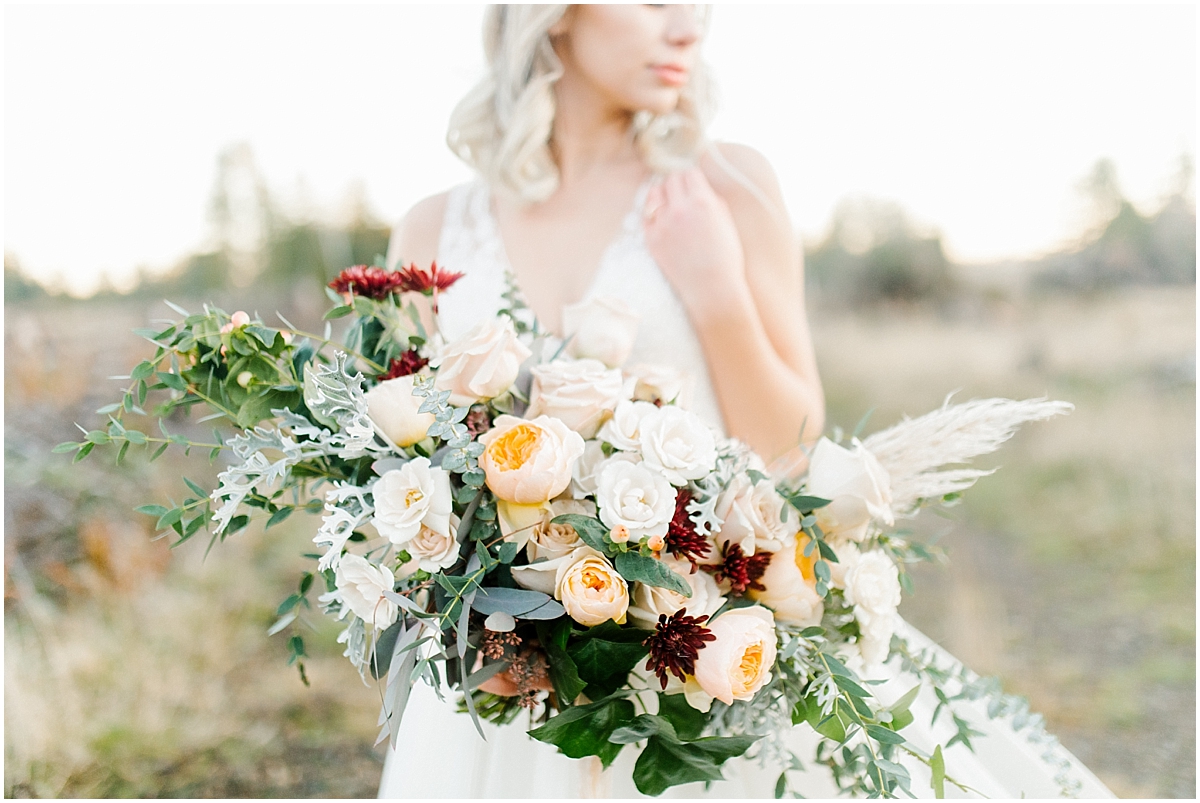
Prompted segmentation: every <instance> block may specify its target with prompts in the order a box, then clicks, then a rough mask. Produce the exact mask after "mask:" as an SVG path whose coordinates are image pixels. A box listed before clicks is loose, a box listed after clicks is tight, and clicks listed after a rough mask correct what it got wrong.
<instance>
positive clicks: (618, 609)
mask: <svg viewBox="0 0 1200 803" xmlns="http://www.w3.org/2000/svg"><path fill="white" fill-rule="evenodd" d="M561 560H562V561H563V562H562V563H561V564H560V565H559V567H558V572H557V575H556V577H555V582H554V596H555V598H556V599H558V600H561V601H562V604H563V608H565V609H566V611H567V615H568V616H570V617H571V618H572V619H574V620H575V621H576V622H579V624H581V625H585V626H587V627H595V626H596V625H599V624H603V623H604V622H607V621H609V620H610V619H611V620H612V621H614V622H616V623H617V624H619V625H620V624H624V623H625V613H626V611H627V610H628V609H629V587H628V585H627V584H626V583H625V578H624V577H622V576H621V575H620V574H619V573H618V572H617V570H616V569H614V568H613V565H612V564H611V563H609V562H608V559H607V558H605V557H604V556H603V555H602V554H600V553H599V552H597V551H596V550H594V549H592V548H591V547H587V546H583V547H579V548H578V549H576V550H575V551H574V552H572V553H571V554H570V555H567V556H566V557H564V558H562V559H561Z"/></svg>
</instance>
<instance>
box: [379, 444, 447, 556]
mask: <svg viewBox="0 0 1200 803" xmlns="http://www.w3.org/2000/svg"><path fill="white" fill-rule="evenodd" d="M373 496H374V497H375V515H374V517H373V518H372V519H371V523H372V524H374V525H375V529H376V530H378V531H379V534H380V535H382V536H383V537H384V538H386V539H388V540H389V541H391V542H392V543H393V544H397V545H400V546H403V545H404V544H406V543H408V542H409V541H410V540H412V539H413V538H415V537H416V535H417V533H418V532H420V530H421V528H422V527H428V528H429V529H431V530H433V531H434V532H438V533H447V532H449V530H450V515H451V513H452V512H453V505H454V500H453V498H452V496H451V492H450V474H449V472H447V471H446V470H445V469H443V468H440V467H434V466H431V465H430V463H429V458H427V457H418V458H416V459H415V460H410V461H409V462H407V463H405V464H404V465H403V466H401V467H400V468H398V469H395V470H394V471H388V472H386V473H385V474H384V475H383V476H382V477H380V478H379V479H378V480H376V482H375V488H374V491H373Z"/></svg>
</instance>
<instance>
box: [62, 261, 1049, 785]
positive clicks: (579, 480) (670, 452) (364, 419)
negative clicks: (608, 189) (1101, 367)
mask: <svg viewBox="0 0 1200 803" xmlns="http://www.w3.org/2000/svg"><path fill="white" fill-rule="evenodd" d="M459 278H460V276H459V274H455V273H450V272H447V271H445V270H443V269H441V268H439V267H438V266H437V265H436V264H435V265H433V266H432V267H431V268H430V269H429V270H420V269H417V268H415V267H410V268H407V269H403V270H399V271H388V270H385V269H384V268H382V267H381V266H378V265H377V266H374V267H366V266H357V267H353V268H350V269H347V270H346V271H344V272H343V273H342V274H341V275H340V276H338V278H337V279H336V280H335V281H333V282H332V283H331V285H330V291H329V293H330V296H331V298H332V300H333V301H334V302H335V304H336V306H334V307H333V308H332V309H331V310H330V311H329V313H328V314H327V316H326V318H327V319H331V320H332V319H337V318H347V319H349V326H348V328H347V330H346V333H345V335H344V337H343V339H342V341H341V342H340V343H335V342H334V341H333V340H331V333H330V329H331V326H330V325H329V324H327V325H326V331H325V333H324V334H323V335H317V334H312V333H305V332H301V331H299V330H298V329H296V327H294V326H292V325H291V324H289V323H288V322H287V321H286V320H284V321H283V328H273V327H270V326H267V325H265V324H263V323H262V322H261V321H258V320H255V319H252V318H250V317H249V316H248V315H247V314H246V313H244V312H235V313H233V314H232V315H229V314H226V313H225V312H223V311H221V310H218V309H213V308H210V307H205V309H204V311H203V312H200V313H195V314H188V313H186V312H185V311H184V310H182V309H179V308H177V307H176V308H175V309H176V310H177V311H178V312H179V313H180V314H181V315H183V316H184V317H183V318H182V319H181V320H178V321H174V322H171V323H170V324H169V325H168V326H166V327H165V328H162V329H154V330H146V331H142V332H141V334H143V336H145V337H146V338H147V339H149V340H150V341H152V342H153V343H154V344H155V346H156V351H155V353H154V356H153V357H152V358H151V359H149V360H146V361H144V362H142V363H140V364H139V365H137V366H136V367H135V368H134V369H133V371H132V373H131V375H130V377H129V381H130V384H129V386H128V388H127V390H126V391H125V393H124V394H123V396H122V398H121V399H120V400H119V401H118V402H116V403H114V404H112V405H109V406H108V407H105V408H102V409H101V410H100V412H101V413H103V414H107V415H108V423H107V426H106V427H105V428H104V429H98V430H94V431H91V432H88V433H87V434H86V436H85V438H84V439H83V440H82V441H81V442H78V443H67V444H62V445H61V446H60V447H58V448H59V450H61V451H73V452H75V454H76V459H81V458H83V457H85V456H87V455H88V453H90V452H91V451H92V450H93V449H94V448H95V447H96V446H98V445H106V444H111V445H116V446H118V447H119V452H118V459H119V458H120V457H123V456H124V455H125V453H126V451H127V449H128V448H129V447H130V445H131V444H132V445H135V446H149V447H157V451H156V452H155V453H154V456H155V457H157V456H158V455H159V454H161V453H162V451H163V450H164V449H166V448H167V447H168V446H169V445H170V444H178V445H180V446H182V447H184V448H196V447H202V448H205V449H209V450H211V453H212V455H213V457H214V458H216V457H218V456H219V455H221V454H223V453H225V452H229V453H231V457H230V458H229V460H228V463H227V467H226V468H225V469H224V470H223V471H222V472H221V473H220V476H219V485H218V487H217V488H216V489H214V490H211V491H210V490H209V489H206V488H202V487H200V486H199V485H198V484H196V483H193V482H191V481H187V483H188V486H189V488H190V490H191V492H192V495H189V496H188V497H186V498H185V499H184V500H183V501H182V502H181V503H179V504H175V505H172V506H170V507H165V506H160V505H147V506H145V507H143V508H139V510H141V511H142V512H144V513H148V514H151V515H154V516H157V517H158V528H159V529H160V530H166V531H173V532H174V533H175V535H176V536H177V538H178V540H180V541H183V540H187V539H190V538H192V537H193V536H194V535H195V534H196V533H198V532H200V531H201V530H207V531H209V532H211V537H212V539H213V541H214V542H216V541H219V540H223V539H225V538H227V537H229V536H230V535H232V534H234V533H237V532H239V531H242V530H244V529H246V528H247V526H248V525H249V524H250V522H251V521H252V520H261V521H263V523H264V524H265V527H266V528H270V527H272V526H274V525H276V524H278V523H280V522H282V521H283V520H284V519H286V518H287V517H288V516H290V515H291V514H292V513H294V512H295V511H297V510H305V511H309V512H313V513H321V514H322V519H321V522H320V525H319V527H317V528H316V532H315V536H314V538H313V541H314V542H315V544H316V545H317V547H318V548H319V552H315V553H314V554H312V555H311V556H310V557H311V558H312V559H313V561H314V563H315V565H314V566H313V568H312V570H311V571H308V572H305V573H304V574H303V576H302V577H301V579H300V582H299V585H298V588H297V591H296V592H295V593H294V594H292V595H291V596H289V597H288V598H287V599H286V600H284V601H283V603H282V604H281V605H280V606H279V609H278V616H279V619H278V621H277V623H276V624H275V625H274V626H273V627H272V628H271V631H270V632H271V633H272V634H274V633H278V632H282V631H285V630H287V629H289V628H291V627H293V626H294V625H295V624H296V623H297V620H298V618H299V617H300V616H302V615H303V613H304V612H305V611H306V610H308V609H311V607H312V605H313V602H312V599H311V597H312V596H313V595H314V594H315V593H316V592H315V591H314V586H315V587H316V589H317V590H318V591H319V592H320V593H319V596H318V599H317V604H318V605H319V606H320V608H321V610H323V611H324V612H325V613H326V614H328V615H330V616H332V617H334V618H336V619H337V620H340V621H341V622H343V623H344V626H345V627H344V630H343V631H342V633H341V636H340V638H339V641H340V642H341V643H344V644H345V655H346V657H347V658H349V660H350V662H351V663H352V664H353V665H354V666H355V667H356V668H357V670H358V671H359V672H360V673H361V674H362V676H363V677H364V679H365V678H367V677H368V676H370V677H372V678H374V679H376V680H377V681H378V682H379V683H380V684H381V685H382V687H383V690H384V694H383V710H382V712H381V714H380V723H379V724H380V725H381V726H382V731H381V734H380V740H383V739H385V738H388V737H390V738H391V739H392V740H393V741H395V739H396V737H397V734H398V724H399V721H400V718H401V716H402V715H403V712H404V708H405V703H406V701H407V699H408V696H409V692H410V689H411V688H412V686H413V684H414V683H417V682H425V683H428V684H430V685H431V686H433V688H434V689H436V690H438V693H439V695H441V694H443V693H452V694H453V695H454V696H455V698H456V699H457V704H458V706H459V707H460V708H461V709H462V710H463V711H464V712H465V714H466V715H468V716H470V717H472V718H474V720H475V721H476V724H477V727H478V723H479V720H481V719H487V720H491V721H493V722H496V723H509V722H511V721H512V720H514V719H516V718H517V717H518V716H520V715H522V714H524V716H525V718H526V721H529V722H530V723H531V724H532V726H533V727H532V728H531V729H530V731H529V734H530V736H531V737H533V738H534V739H538V740H541V741H543V742H547V743H550V744H553V745H556V746H557V747H558V749H559V750H560V751H561V752H562V753H564V754H566V755H567V756H570V757H572V758H583V757H586V756H596V757H598V758H599V760H600V761H601V762H602V763H603V765H604V766H609V765H610V764H611V763H612V762H613V760H614V759H615V758H616V757H617V755H618V754H619V753H620V752H621V751H622V750H623V749H624V748H625V746H626V745H635V744H637V745H641V752H640V755H639V757H638V758H637V762H636V765H635V767H634V770H633V780H634V781H635V783H636V785H637V787H638V789H640V790H641V791H642V792H644V793H646V794H651V795H656V794H659V793H661V792H663V791H664V790H666V789H667V788H669V787H671V786H674V785H677V784H682V783H688V782H692V781H709V780H714V779H719V778H721V777H722V771H721V767H722V764H723V763H724V762H725V761H726V760H728V759H729V758H731V757H733V756H739V755H744V754H749V755H752V756H753V755H758V756H761V757H763V758H764V759H767V758H769V759H773V760H776V761H782V762H783V766H784V767H788V766H793V767H794V766H797V765H796V764H794V763H793V762H794V761H795V758H794V757H792V756H789V755H788V754H787V746H786V744H785V743H784V740H783V735H784V734H785V733H786V732H787V731H788V730H790V729H791V728H793V727H803V728H812V729H815V731H816V732H817V733H818V734H820V737H821V739H820V743H819V746H818V748H817V752H816V755H815V760H817V761H819V762H823V763H826V764H828V765H829V766H830V767H831V768H832V769H833V772H834V776H835V778H837V780H838V783H839V784H840V785H842V786H843V787H844V788H846V789H852V790H857V791H862V792H866V793H869V794H874V795H884V796H892V795H896V794H899V793H906V792H909V791H910V784H911V782H912V779H911V777H910V774H909V772H908V770H907V769H906V768H905V766H904V765H902V764H901V763H899V761H898V759H899V757H900V755H901V754H903V755H905V756H907V757H909V758H908V759H906V760H909V761H910V762H911V760H917V761H920V762H922V763H924V764H926V765H927V766H928V767H929V768H930V773H931V778H932V781H933V786H934V789H935V790H936V791H937V792H939V793H940V792H941V790H942V788H943V785H944V784H945V783H946V782H947V780H949V782H952V783H953V778H952V777H950V778H948V776H947V773H946V768H945V761H944V759H943V757H942V752H941V747H938V748H937V749H935V750H934V751H933V752H932V753H927V752H924V751H922V750H921V749H919V748H917V747H916V746H915V745H913V744H911V743H910V742H909V741H908V740H907V739H906V737H905V735H904V728H905V726H906V725H907V724H908V723H909V722H910V721H912V719H913V715H912V713H910V711H909V707H910V706H911V705H912V703H913V700H914V699H915V698H916V695H917V692H918V689H917V688H913V690H912V691H911V692H910V693H908V694H906V695H903V696H902V697H901V698H900V699H898V700H896V701H894V702H892V703H891V704H889V705H884V704H883V703H882V702H880V701H879V700H877V699H876V698H875V696H874V695H873V694H872V692H871V691H870V689H869V688H868V687H869V686H870V682H869V681H867V680H864V678H863V675H862V673H863V672H864V671H866V670H868V669H870V668H871V667H874V666H878V665H879V664H880V663H882V662H884V661H887V660H889V658H890V657H891V656H893V655H895V654H897V653H901V654H902V657H904V659H905V660H906V661H911V660H915V659H914V657H913V656H912V655H911V654H909V652H908V651H907V650H906V647H905V644H904V642H903V640H902V639H899V638H894V636H895V634H896V629H897V625H898V621H899V619H898V616H897V613H896V609H897V606H898V605H899V602H900V598H901V591H902V589H904V588H905V586H906V583H907V576H906V574H905V571H904V570H905V566H906V564H909V563H911V562H913V561H916V560H922V559H929V558H930V557H931V555H930V552H929V551H928V550H926V549H925V548H924V547H923V546H922V545H921V544H919V543H917V542H914V541H911V540H908V539H906V538H905V537H903V536H902V535H901V534H899V533H897V532H895V531H894V525H895V524H896V521H897V519H898V518H899V517H903V516H907V515H909V514H911V513H913V512H914V511H915V510H916V509H917V508H919V507H920V506H922V505H925V504H928V503H935V502H943V501H950V500H952V499H953V498H954V496H955V495H957V494H958V493H959V492H960V491H962V490H963V489H965V488H966V487H968V486H970V485H971V484H972V483H973V482H974V481H975V480H976V479H977V478H978V477H979V476H981V475H982V474H984V473H986V472H983V471H978V470H974V469H970V468H962V467H959V468H951V469H943V466H945V465H949V464H958V465H961V464H963V463H965V462H966V461H968V460H969V459H971V458H972V457H975V456H977V455H980V454H983V453H985V452H989V451H991V450H993V449H995V448H996V447H997V446H998V445H999V444H1000V443H1001V442H1002V441H1004V440H1005V439H1007V438H1008V437H1009V436H1010V435H1011V434H1012V432H1013V431H1014V429H1015V427H1016V426H1017V425H1018V424H1020V423H1021V422H1024V421H1029V420H1035V419H1040V418H1046V417H1049V416H1051V415H1054V414H1057V413H1059V412H1063V411H1064V410H1066V409H1068V408H1069V405H1064V404H1062V403H1056V402H1045V401H1038V400H1034V401H1028V402H1011V401H1006V400H997V399H994V400H987V401H976V402H971V403H968V404H963V405H957V406H949V405H948V406H946V407H944V408H942V409H941V410H938V411H935V412H934V413H931V414H930V415H927V416H925V417H923V418H918V419H916V420H912V421H906V422H903V423H901V424H900V425H898V426H896V427H894V428H892V429H890V430H886V431H884V432H881V433H877V434H875V435H873V436H871V437H869V438H867V439H865V440H863V441H860V440H858V439H857V438H851V439H849V440H848V441H847V442H845V443H841V444H839V443H837V442H835V441H834V440H829V439H821V440H820V441H819V442H818V443H817V444H816V445H815V447H814V448H812V449H811V450H810V451H809V453H808V470H807V473H806V474H805V475H804V477H803V478H802V479H799V480H795V479H793V478H786V477H774V476H772V475H771V474H770V473H769V472H768V470H767V467H766V466H765V465H764V463H763V461H762V460H761V459H759V458H758V457H757V456H756V455H755V454H754V453H753V452H751V451H750V450H749V449H748V448H747V447H746V446H744V445H743V444H741V443H739V442H737V441H735V440H732V439H729V438H725V437H722V436H721V435H719V434H717V433H716V432H714V431H713V430H712V429H710V428H709V427H708V426H706V425H705V423H704V422H702V421H701V420H700V419H699V418H698V417H697V416H696V415H695V414H693V413H691V412H689V411H688V409H687V407H686V403H685V402H686V398H685V397H686V383H685V382H684V381H683V378H682V377H680V376H678V375H677V374H674V373H673V372H672V371H671V370H669V369H667V368H664V367H662V366H646V365H633V366H626V365H625V363H626V361H627V359H628V356H629V354H630V351H631V349H632V346H633V342H634V335H635V332H636V325H637V320H636V316H634V315H632V314H631V313H630V312H629V310H628V309H627V308H625V307H624V306H623V305H622V304H621V303H620V302H619V301H616V300H613V299H599V300H596V301H594V302H591V303H588V304H585V305H577V306H575V307H572V308H569V309H568V311H567V314H565V315H564V327H565V329H566V332H565V335H566V340H565V341H564V342H558V341H555V340H554V339H553V338H551V337H547V336H544V335H543V334H542V333H540V332H538V330H537V326H536V322H531V320H530V316H529V314H528V310H525V309H523V307H522V305H521V304H520V302H519V299H518V297H517V295H516V294H515V293H511V294H510V295H509V296H508V299H509V301H510V304H509V308H508V309H505V310H502V311H501V313H500V315H499V316H498V317H496V318H494V319H491V320H485V321H481V322H480V323H479V325H478V326H476V327H475V328H474V329H473V330H471V331H470V332H468V333H467V334H465V335H464V336H463V337H461V338H458V339H455V340H452V341H450V342H445V341H444V340H443V338H442V337H441V335H440V334H439V333H438V330H437V301H438V295H439V293H442V292H445V291H446V290H447V289H449V288H450V287H451V286H452V285H453V284H454V283H455V282H456V281H457V280H458V279H459ZM281 320H282V319H281ZM151 393H158V394H166V399H165V401H164V402H163V403H162V404H161V405H160V406H159V407H158V408H157V409H156V410H155V415H156V416H157V417H158V419H159V422H158V425H159V430H160V433H161V437H159V435H158V434H155V433H153V432H149V431H142V430H141V429H138V428H135V427H134V426H132V425H130V424H129V423H127V416H129V415H130V414H144V413H143V409H142V405H144V404H146V399H147V397H148V395H149V394H151ZM200 403H203V404H204V405H205V406H206V407H207V408H208V410H209V411H210V415H208V416H207V418H223V419H226V420H227V421H228V422H229V423H232V424H233V425H234V426H235V427H236V428H237V430H238V434H236V436H234V437H232V438H230V439H228V440H227V439H226V438H225V436H223V435H221V434H220V432H219V431H214V439H213V441H212V442H198V441H195V440H192V439H190V438H188V437H186V436H184V435H181V434H176V433H172V432H171V431H169V430H168V428H167V426H166V423H165V422H166V420H167V418H168V416H170V415H171V413H172V412H173V411H175V410H177V409H179V408H187V407H190V406H192V405H195V404H200ZM201 420H206V419H201ZM210 546H211V545H210ZM289 643H290V645H291V652H292V661H293V662H296V663H298V664H299V666H300V671H301V674H302V675H303V671H304V669H303V658H304V655H305V650H304V643H303V640H302V638H301V637H300V636H299V635H298V634H295V635H292V636H291V638H290V642H289ZM932 679H933V682H934V683H935V685H936V684H938V683H941V684H942V685H943V686H944V689H943V688H939V689H938V694H939V695H941V696H942V698H943V699H947V700H948V699H949V696H950V695H951V694H959V695H961V694H965V693H966V692H964V691H962V688H961V684H960V686H959V687H955V688H954V689H951V684H952V682H953V680H954V679H952V678H949V677H948V676H946V677H943V676H938V675H932ZM447 690H452V691H449V692H448V691H447ZM955 719H956V723H958V724H959V730H958V736H956V737H955V738H956V739H960V740H961V741H963V742H964V743H966V744H968V745H969V739H970V737H971V735H972V734H973V732H972V731H971V730H970V728H969V726H968V725H967V724H966V723H965V722H959V721H958V719H957V717H956V718H955ZM482 733H483V731H482V729H481V730H480V734H481V735H482ZM400 749H403V746H402V745H401V746H400ZM808 758H809V759H810V760H811V759H812V758H814V757H813V756H809V757H808ZM778 791H779V793H780V794H783V793H784V792H785V791H788V789H787V777H786V771H785V773H784V775H781V776H780V785H779V788H778Z"/></svg>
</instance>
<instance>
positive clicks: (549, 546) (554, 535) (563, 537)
mask: <svg viewBox="0 0 1200 803" xmlns="http://www.w3.org/2000/svg"><path fill="white" fill-rule="evenodd" d="M565 513H577V514H579V515H581V516H595V515H596V506H595V505H594V504H593V503H592V502H590V501H587V500H579V501H576V500H574V499H566V500H561V501H560V500H555V501H553V502H551V503H550V510H549V511H548V513H547V514H546V515H545V516H544V517H543V518H542V520H541V522H539V523H538V524H537V525H535V526H534V527H532V528H531V529H530V535H529V540H528V541H527V542H526V543H525V555H526V556H527V557H528V558H529V560H531V561H534V560H538V559H539V558H546V559H547V560H553V559H554V558H561V557H562V556H563V555H567V554H570V553H571V552H574V551H575V550H576V549H577V548H578V547H581V546H583V545H584V543H583V540H582V539H581V538H580V537H579V533H577V532H575V528H574V527H572V526H571V525H569V524H554V523H552V520H553V519H554V518H556V517H558V516H561V515H563V514H565Z"/></svg>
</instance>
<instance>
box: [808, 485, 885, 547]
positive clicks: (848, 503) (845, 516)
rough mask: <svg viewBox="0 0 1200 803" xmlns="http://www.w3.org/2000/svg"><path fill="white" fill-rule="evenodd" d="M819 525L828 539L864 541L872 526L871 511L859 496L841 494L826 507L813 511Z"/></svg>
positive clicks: (833, 540) (834, 540)
mask: <svg viewBox="0 0 1200 803" xmlns="http://www.w3.org/2000/svg"><path fill="white" fill-rule="evenodd" d="M813 515H814V516H816V518H817V526H819V527H820V528H821V532H823V533H825V536H826V538H827V539H828V540H830V541H832V542H834V543H838V542H844V541H855V542H860V543H861V542H862V541H864V540H865V539H866V537H867V532H868V531H869V529H870V526H871V511H870V510H869V509H868V508H867V502H866V500H865V499H863V498H862V497H859V496H839V497H837V498H836V499H833V500H832V501H830V503H829V504H828V505H825V507H821V508H817V509H816V510H814V511H813Z"/></svg>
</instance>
